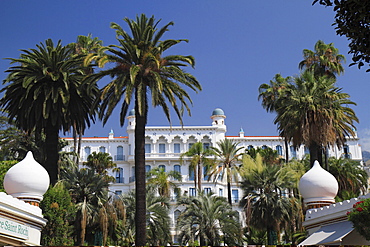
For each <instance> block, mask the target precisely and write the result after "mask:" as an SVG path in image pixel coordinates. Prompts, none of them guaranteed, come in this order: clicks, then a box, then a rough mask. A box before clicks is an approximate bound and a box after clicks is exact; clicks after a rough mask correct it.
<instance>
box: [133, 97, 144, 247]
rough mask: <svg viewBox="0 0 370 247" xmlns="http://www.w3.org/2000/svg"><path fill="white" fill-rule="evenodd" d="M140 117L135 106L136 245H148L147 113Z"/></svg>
mask: <svg viewBox="0 0 370 247" xmlns="http://www.w3.org/2000/svg"><path fill="white" fill-rule="evenodd" d="M143 115H145V116H140V115H139V109H137V103H136V104H135V117H136V127H135V178H136V180H135V187H136V214H135V227H136V228H135V229H136V234H135V245H136V246H144V245H145V244H146V199H145V195H146V188H145V125H146V113H144V114H143Z"/></svg>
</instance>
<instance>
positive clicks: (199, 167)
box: [198, 163, 202, 192]
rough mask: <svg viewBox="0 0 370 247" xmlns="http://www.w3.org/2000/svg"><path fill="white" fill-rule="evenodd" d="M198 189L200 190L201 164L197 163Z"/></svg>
mask: <svg viewBox="0 0 370 247" xmlns="http://www.w3.org/2000/svg"><path fill="white" fill-rule="evenodd" d="M198 190H199V192H200V191H201V190H202V166H201V164H200V163H198Z"/></svg>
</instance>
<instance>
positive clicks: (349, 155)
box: [343, 145, 351, 159]
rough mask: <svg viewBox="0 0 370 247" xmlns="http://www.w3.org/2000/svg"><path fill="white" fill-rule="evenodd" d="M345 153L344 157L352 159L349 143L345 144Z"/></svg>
mask: <svg viewBox="0 0 370 247" xmlns="http://www.w3.org/2000/svg"><path fill="white" fill-rule="evenodd" d="M343 153H344V158H345V159H350V158H351V153H350V152H349V146H348V145H344V146H343Z"/></svg>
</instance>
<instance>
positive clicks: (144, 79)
mask: <svg viewBox="0 0 370 247" xmlns="http://www.w3.org/2000/svg"><path fill="white" fill-rule="evenodd" d="M124 21H125V22H126V23H127V25H128V27H129V30H130V32H131V34H130V33H128V32H126V31H125V30H124V29H123V28H122V27H121V26H120V25H119V24H117V23H111V28H113V29H114V30H115V31H116V39H117V41H118V43H119V44H118V45H110V46H105V47H102V48H101V49H99V51H98V52H97V53H93V54H90V55H88V57H87V59H86V60H85V62H86V64H89V63H90V62H92V61H96V63H97V64H98V65H99V66H100V67H103V66H104V65H105V64H107V63H111V64H112V65H113V66H111V67H110V68H108V69H106V70H101V71H100V72H99V73H95V74H93V75H91V76H90V77H89V78H90V80H91V81H94V82H95V81H97V80H100V79H101V78H103V77H105V76H110V77H111V78H112V80H111V82H109V83H108V84H107V85H106V86H105V87H104V88H103V89H102V90H101V100H102V101H101V105H100V114H99V115H100V118H102V120H103V123H104V124H105V123H106V122H107V120H108V118H109V117H110V116H111V114H112V112H113V110H114V108H115V107H116V106H117V105H119V104H121V112H120V123H121V125H123V123H124V120H125V117H126V115H127V111H128V109H129V107H130V104H131V103H132V99H134V104H135V118H136V127H135V178H136V180H135V188H136V204H137V208H136V212H137V214H136V217H137V218H136V231H137V232H136V241H135V244H136V245H144V244H145V243H146V240H145V238H146V233H145V230H146V227H145V208H146V207H145V203H146V200H145V194H146V192H145V189H146V186H145V150H144V144H145V126H146V124H147V116H148V107H149V104H150V103H151V104H152V106H154V107H157V106H159V107H161V108H162V110H163V112H164V113H165V115H166V117H167V119H168V121H169V122H171V118H170V107H169V105H170V106H171V107H172V108H173V109H174V111H175V112H176V114H177V116H178V118H179V120H180V122H181V124H182V116H183V112H184V111H185V110H186V111H187V112H188V114H190V108H189V105H190V104H192V100H191V98H190V95H189V94H188V93H187V92H186V90H185V89H184V88H183V86H185V87H187V88H189V89H191V90H193V91H195V92H198V91H200V90H201V89H202V87H201V85H200V83H199V82H198V81H197V80H196V78H195V77H194V76H193V75H191V74H190V73H187V72H186V71H185V70H183V68H185V67H188V66H191V67H194V64H195V61H194V58H193V57H192V56H182V55H167V56H164V53H165V52H168V49H169V48H171V47H173V46H174V45H176V44H179V43H181V42H183V41H187V40H184V39H178V40H174V39H169V40H161V39H162V37H163V35H164V34H165V33H166V32H167V31H168V28H169V27H170V26H172V25H173V22H169V23H168V24H166V25H164V26H163V27H161V28H159V27H158V24H159V22H160V21H156V20H155V18H154V16H152V17H150V18H148V17H147V16H146V15H145V14H142V15H140V16H137V17H136V20H131V19H129V18H124Z"/></svg>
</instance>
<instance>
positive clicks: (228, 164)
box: [210, 138, 243, 205]
mask: <svg viewBox="0 0 370 247" xmlns="http://www.w3.org/2000/svg"><path fill="white" fill-rule="evenodd" d="M217 146H218V147H212V150H213V151H214V152H215V155H216V157H217V162H216V164H215V165H214V166H213V168H212V170H211V172H210V175H211V176H214V179H215V181H216V179H217V178H218V177H219V176H221V178H223V177H224V176H226V181H227V198H228V199H227V200H228V202H229V204H230V205H231V204H232V200H231V183H232V181H238V174H239V172H238V166H237V165H238V162H239V157H240V156H241V155H242V153H240V150H242V149H243V148H242V147H238V143H236V142H233V141H232V140H230V139H226V138H225V139H224V140H221V141H219V142H217Z"/></svg>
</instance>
